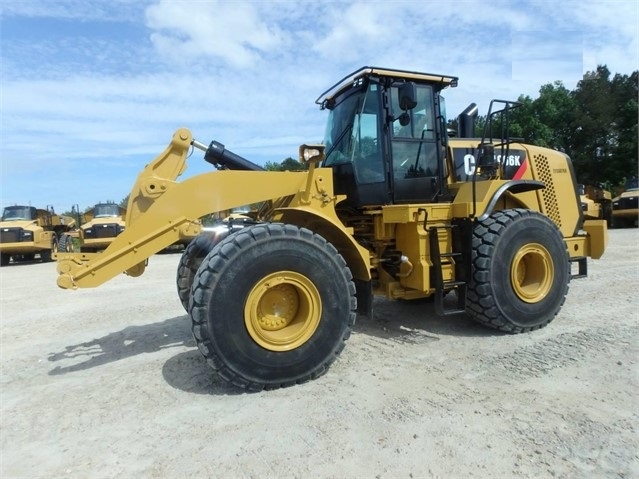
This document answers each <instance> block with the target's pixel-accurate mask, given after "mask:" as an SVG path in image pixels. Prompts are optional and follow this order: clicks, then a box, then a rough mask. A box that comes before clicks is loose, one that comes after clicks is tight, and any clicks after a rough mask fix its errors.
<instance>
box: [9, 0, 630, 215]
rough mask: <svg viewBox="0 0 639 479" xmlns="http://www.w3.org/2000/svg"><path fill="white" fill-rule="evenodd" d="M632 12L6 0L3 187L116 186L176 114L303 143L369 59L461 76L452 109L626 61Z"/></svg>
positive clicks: (211, 133)
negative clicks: (325, 101) (337, 91)
mask: <svg viewBox="0 0 639 479" xmlns="http://www.w3.org/2000/svg"><path fill="white" fill-rule="evenodd" d="M638 24H639V2H637V0H605V1H589V0H582V1H578V2H574V1H555V0H543V1H498V0H497V1H493V2H491V3H490V5H489V4H488V2H485V1H473V0H461V1H458V2H449V1H446V2H444V1H429V0H420V1H401V0H397V1H392V0H387V1H381V2H378V1H348V2H343V1H322V2H318V1H293V0H287V1H280V0H272V1H269V0H263V1H260V2H258V1H255V2H242V1H208V0H199V1H195V0H193V1H190V0H39V1H35V0H0V36H1V38H0V40H1V42H0V61H1V64H0V67H1V77H0V82H1V83H0V142H1V145H0V165H1V169H0V174H1V176H0V180H1V182H0V187H1V191H0V204H2V206H4V205H10V204H31V205H33V206H38V207H44V206H46V205H52V206H54V207H55V209H56V211H58V212H62V211H65V210H68V209H70V207H71V205H72V204H79V205H80V208H82V209H84V208H86V207H88V206H90V205H92V204H94V203H96V202H99V201H105V200H113V201H120V200H121V199H122V198H124V196H126V195H127V194H128V193H129V190H130V188H131V186H132V185H133V182H134V181H135V178H136V176H137V174H138V173H139V171H140V170H141V169H142V168H143V167H144V165H145V164H146V163H147V162H148V161H150V160H151V159H153V158H154V157H155V156H156V155H157V154H158V153H160V152H161V151H162V150H163V149H164V148H165V147H166V145H167V144H168V142H169V140H170V138H171V136H172V134H173V132H174V131H175V130H176V129H177V128H179V127H187V128H189V129H190V130H191V131H192V132H193V134H194V137H195V138H196V139H198V140H199V141H201V142H203V143H207V144H208V143H209V142H210V141H211V140H217V141H219V142H221V143H223V144H225V145H226V147H227V148H228V149H229V150H231V151H233V152H235V153H238V154H240V155H242V156H244V157H246V158H248V159H250V160H252V161H254V162H256V163H259V164H263V163H264V162H266V161H276V162H279V161H282V160H283V159H285V158H286V157H289V156H292V157H294V158H295V157H296V155H297V147H298V145H299V144H301V143H307V142H319V141H321V139H322V136H323V132H324V126H323V125H324V120H325V116H326V112H322V111H320V110H319V108H318V107H317V105H315V103H314V102H315V99H316V98H317V97H318V96H319V94H320V93H322V92H323V91H324V90H326V89H327V88H329V87H330V86H332V85H333V84H334V83H335V82H336V81H337V80H339V79H341V78H342V77H343V76H345V75H346V74H348V73H350V72H352V71H354V70H356V69H358V68H360V67H361V66H365V65H369V66H381V67H392V68H400V69H406V70H416V71H425V72H430V73H443V74H448V75H455V76H458V77H459V79H460V80H459V86H458V87H457V88H454V89H450V90H446V91H445V97H446V102H447V110H448V116H449V117H450V118H452V117H455V116H456V115H457V114H458V113H459V112H460V111H461V110H463V109H464V108H465V107H466V106H467V105H468V104H469V103H470V102H476V103H477V104H478V106H479V111H480V114H484V113H485V112H486V109H487V108H488V104H489V102H490V100H491V99H493V98H499V99H516V98H517V97H518V96H519V95H520V94H526V95H529V96H531V97H532V98H535V97H537V96H538V92H539V88H540V87H541V86H542V85H544V84H547V83H552V82H554V81H561V82H562V83H563V84H564V85H565V86H566V87H567V88H569V89H573V88H575V86H576V84H577V82H578V81H579V80H580V79H581V77H582V75H583V73H585V72H587V71H592V70H594V69H595V68H596V67H597V65H598V64H605V65H607V66H608V68H609V69H610V71H611V72H612V73H622V74H629V73H631V72H632V71H634V70H637V69H638V68H639V66H638V62H639V59H638V57H639V46H638V45H639V43H638V42H639V38H638V37H639V27H637V25H638ZM188 165H189V166H188V169H187V171H186V173H185V175H184V177H188V176H191V175H194V174H198V173H201V172H204V171H209V170H210V168H211V167H210V165H208V163H205V162H204V161H203V159H202V155H201V154H200V153H199V152H198V151H196V152H195V153H194V154H193V155H192V156H191V158H190V159H189V163H188Z"/></svg>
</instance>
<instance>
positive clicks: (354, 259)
mask: <svg viewBox="0 0 639 479" xmlns="http://www.w3.org/2000/svg"><path fill="white" fill-rule="evenodd" d="M330 213H332V215H331V214H330ZM331 216H333V217H331ZM274 219H275V220H276V221H280V222H282V223H290V224H294V225H297V226H300V227H305V228H308V229H310V230H311V231H314V232H316V233H319V234H320V235H322V236H323V237H324V238H325V239H326V240H327V241H329V242H330V243H331V244H332V245H333V246H335V248H337V250H338V251H339V253H340V254H341V255H342V256H343V257H344V260H345V261H346V264H347V265H348V267H349V268H350V270H351V272H352V273H353V277H354V278H356V279H359V280H362V281H370V280H371V272H370V268H371V262H370V256H371V254H370V251H368V250H367V249H366V248H364V247H363V246H361V245H360V244H359V243H357V242H356V241H355V240H354V239H353V236H352V231H350V228H346V227H344V225H343V224H342V222H341V221H340V220H339V219H338V218H337V216H336V215H335V211H334V210H332V209H329V210H328V211H325V212H324V211H318V210H316V209H314V208H310V207H305V206H298V207H295V208H280V209H278V210H277V213H276V214H275V215H274Z"/></svg>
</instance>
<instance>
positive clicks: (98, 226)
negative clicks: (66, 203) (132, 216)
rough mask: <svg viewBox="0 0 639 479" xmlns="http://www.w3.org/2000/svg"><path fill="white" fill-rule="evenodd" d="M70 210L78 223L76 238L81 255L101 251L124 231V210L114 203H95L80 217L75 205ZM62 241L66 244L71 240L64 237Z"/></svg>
mask: <svg viewBox="0 0 639 479" xmlns="http://www.w3.org/2000/svg"><path fill="white" fill-rule="evenodd" d="M72 210H73V211H75V212H76V214H77V215H78V218H79V221H80V229H79V230H78V235H77V238H78V240H79V243H80V251H81V252H83V253H87V252H93V253H95V252H97V251H102V250H103V249H105V248H106V247H107V246H109V245H110V244H111V242H112V241H113V239H114V238H115V237H116V236H118V235H119V234H120V233H122V232H123V231H124V229H125V222H124V216H125V214H126V210H125V209H124V208H122V207H120V206H118V205H116V204H115V203H111V202H107V203H97V204H96V205H95V206H93V208H91V209H89V210H87V211H86V212H85V213H84V214H82V215H81V214H80V212H79V209H78V207H77V205H76V206H73V208H72ZM63 241H64V242H65V243H66V242H67V241H71V238H68V237H65V238H64V240H63Z"/></svg>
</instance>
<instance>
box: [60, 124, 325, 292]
mask: <svg viewBox="0 0 639 479" xmlns="http://www.w3.org/2000/svg"><path fill="white" fill-rule="evenodd" d="M192 144H194V145H195V146H197V147H198V148H200V149H202V144H200V143H197V142H195V141H194V140H193V138H192V136H191V133H190V131H188V130H186V129H180V130H178V131H176V133H175V134H174V135H173V139H172V141H171V143H170V144H169V146H168V147H167V148H166V150H164V152H163V153H161V154H160V155H159V156H158V157H157V158H156V159H155V160H153V161H152V162H151V163H149V164H148V165H147V166H146V167H145V169H144V170H143V171H142V172H141V173H140V175H139V176H138V179H137V181H136V183H135V185H134V187H133V189H132V190H131V194H130V196H129V204H128V208H127V216H126V230H125V231H124V232H122V233H121V234H120V235H118V236H117V237H116V238H115V239H114V240H113V242H112V243H111V244H110V245H109V246H108V247H107V249H105V250H104V251H103V252H102V253H95V254H88V253H58V255H57V259H58V274H59V276H58V282H57V283H58V286H60V287H61V288H64V289H69V288H72V289H75V288H79V287H83V288H85V287H96V286H98V285H100V284H102V283H104V282H105V281H107V280H109V279H111V278H113V277H114V276H116V275H118V274H120V273H122V272H126V273H127V274H128V275H130V276H139V275H141V274H142V273H143V272H144V269H145V266H146V262H147V259H148V258H149V257H150V256H152V255H153V254H155V253H157V252H159V251H161V250H162V249H164V248H166V247H168V246H170V245H171V244H173V243H175V242H176V241H178V240H179V239H180V230H181V229H182V228H188V226H189V225H190V224H191V223H192V222H193V221H197V220H198V219H199V218H201V217H202V216H204V215H206V214H210V213H215V212H218V211H223V210H228V209H232V208H236V207H239V206H243V205H247V204H251V203H257V202H260V201H266V200H272V199H277V198H282V197H286V196H290V195H295V194H296V193H298V192H302V191H304V190H305V189H307V188H308V187H309V186H310V185H312V184H313V182H309V181H308V175H309V174H312V173H309V172H304V173H300V172H275V171H234V170H220V171H215V172H210V173H204V174H201V175H197V176H194V177H191V178H189V179H187V180H185V181H183V182H181V183H178V182H176V181H175V180H176V178H177V177H178V176H179V175H180V174H182V173H183V172H184V170H185V169H186V155H187V153H188V151H189V149H190V148H191V145H192Z"/></svg>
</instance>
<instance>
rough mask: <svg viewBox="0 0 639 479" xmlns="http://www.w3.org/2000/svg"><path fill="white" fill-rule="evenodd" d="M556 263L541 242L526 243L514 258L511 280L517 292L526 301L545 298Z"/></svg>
mask: <svg viewBox="0 0 639 479" xmlns="http://www.w3.org/2000/svg"><path fill="white" fill-rule="evenodd" d="M554 276H555V269H554V263H553V261H552V257H551V256H550V253H549V252H548V250H547V249H546V248H544V247H543V246H542V245H540V244H539V243H530V244H527V245H524V246H523V247H522V248H521V249H520V250H519V251H517V254H516V255H515V257H514V258H513V262H512V265H511V270H510V280H511V283H512V285H513V289H514V291H515V294H516V295H517V296H518V297H519V298H520V299H521V300H522V301H525V302H526V303H537V302H539V301H541V300H542V299H544V298H545V297H546V295H547V294H548V292H549V291H550V288H551V287H552V283H553V278H554Z"/></svg>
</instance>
